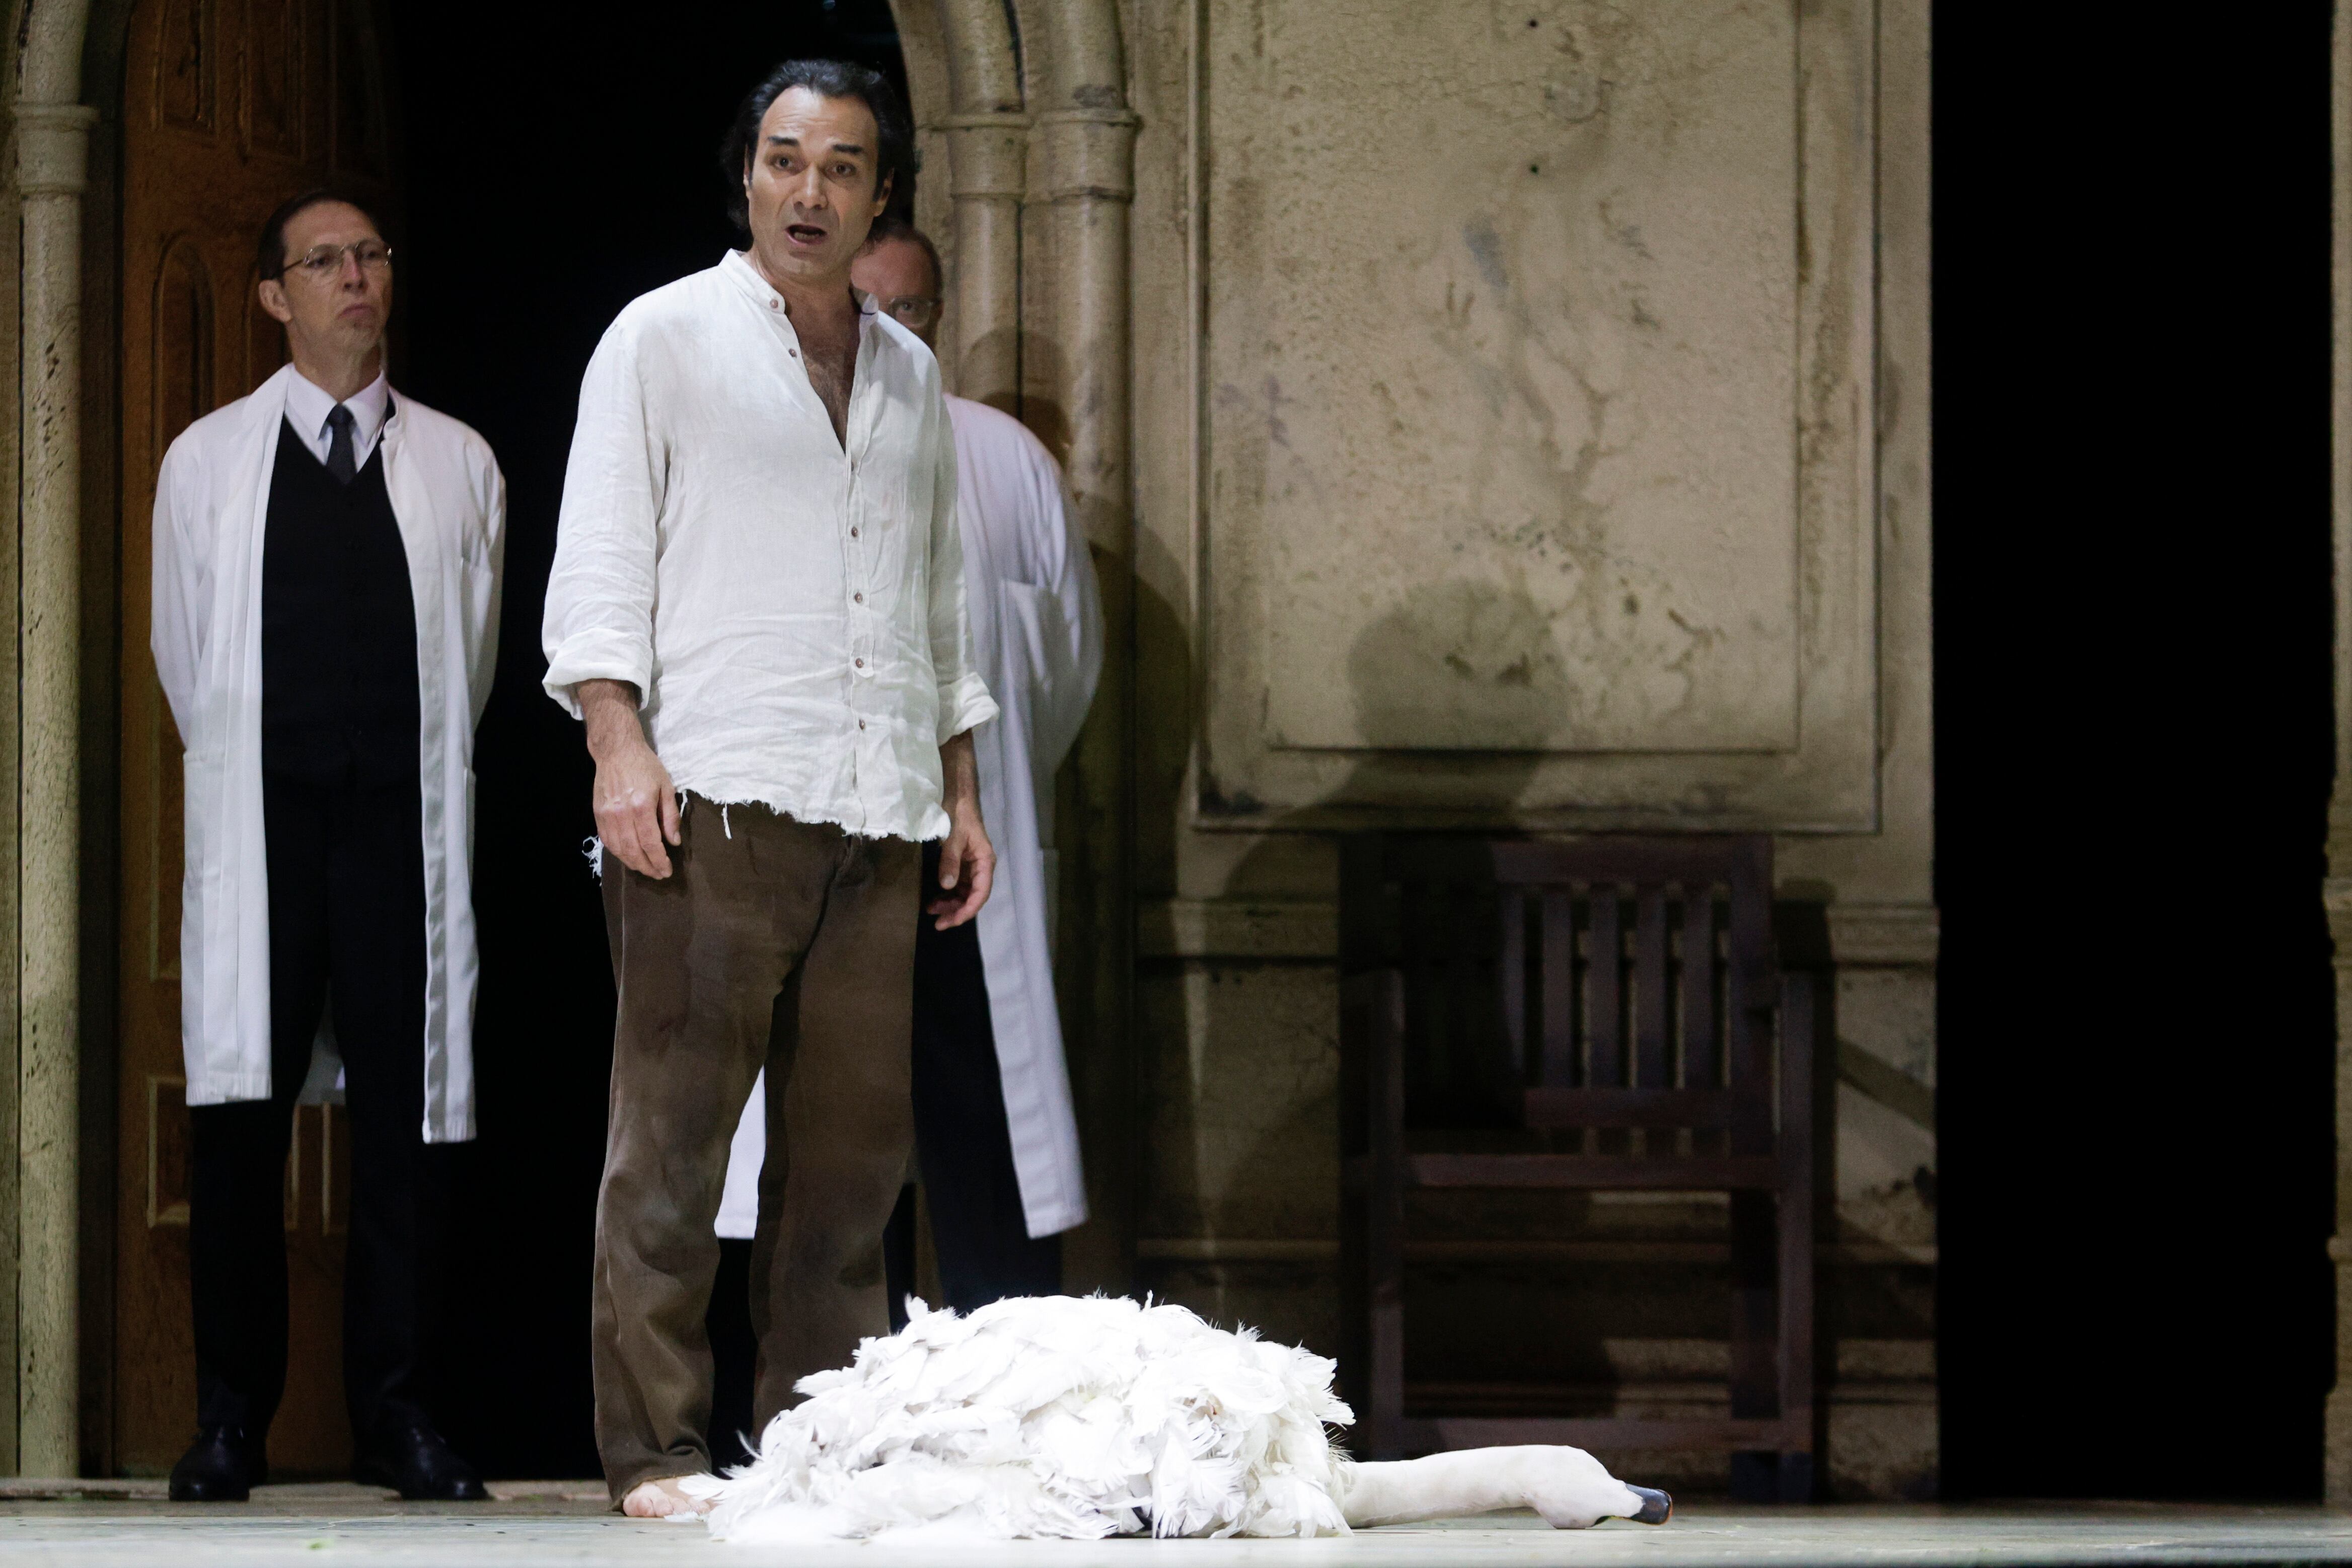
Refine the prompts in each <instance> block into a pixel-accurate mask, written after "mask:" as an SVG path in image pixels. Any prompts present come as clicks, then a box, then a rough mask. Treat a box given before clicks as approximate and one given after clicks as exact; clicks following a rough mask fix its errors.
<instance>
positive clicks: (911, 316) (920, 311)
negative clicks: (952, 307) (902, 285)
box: [882, 294, 940, 332]
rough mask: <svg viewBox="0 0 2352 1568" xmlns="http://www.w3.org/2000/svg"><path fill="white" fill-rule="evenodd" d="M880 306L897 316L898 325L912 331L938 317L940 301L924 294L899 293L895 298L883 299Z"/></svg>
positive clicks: (917, 330)
mask: <svg viewBox="0 0 2352 1568" xmlns="http://www.w3.org/2000/svg"><path fill="white" fill-rule="evenodd" d="M882 308H883V309H885V310H887V311H888V312H890V314H891V315H892V316H893V317H895V318H897V319H898V325H900V326H901V327H904V328H906V329H908V330H909V331H914V332H919V331H921V330H922V329H924V328H926V327H928V326H929V325H930V324H931V323H932V322H934V321H936V320H938V319H940V302H939V301H938V300H936V299H934V298H930V297H929V295H925V294H901V295H899V296H898V298H896V299H885V300H884V301H882Z"/></svg>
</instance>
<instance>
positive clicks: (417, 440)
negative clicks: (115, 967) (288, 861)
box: [152, 365, 506, 1143]
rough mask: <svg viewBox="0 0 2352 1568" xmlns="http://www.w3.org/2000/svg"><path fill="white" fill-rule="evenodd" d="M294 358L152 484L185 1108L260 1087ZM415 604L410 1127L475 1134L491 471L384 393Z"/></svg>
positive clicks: (476, 448) (197, 428) (429, 418)
mask: <svg viewBox="0 0 2352 1568" xmlns="http://www.w3.org/2000/svg"><path fill="white" fill-rule="evenodd" d="M296 373H297V372H296V371H295V370H294V368H293V367H292V366H290V365H289V366H287V367H286V368H285V369H283V370H280V371H278V373H277V374H276V375H274V376H272V377H270V379H269V380H268V381H267V382H263V383H262V384H261V386H260V388H259V389H258V390H257V391H256V392H254V393H253V394H252V395H251V396H249V397H244V398H240V399H238V400H237V401H236V402H233V403H230V404H229V405H228V406H227V407H226V408H223V409H219V410H217V411H216V412H215V413H210V414H207V415H205V417H204V418H203V419H200V420H198V421H196V423H194V424H192V425H190V426H189V427H188V428H187V429H186V430H185V431H184V432H183V433H182V434H181V435H180V437H179V439H178V440H176V441H174V442H173V443H172V449H171V450H170V451H169V452H168V453H166V454H165V455H164V457H163V471H162V473H161V474H160V476H158V477H157V480H156V486H155V529H154V570H155V580H154V632H153V639H152V646H153V649H154V653H155V671H156V674H157V675H158V676H160V677H161V679H162V682H163V695H164V697H165V699H166V700H167V701H169V702H170V704H171V706H172V717H173V722H175V723H176V724H177V725H178V726H179V729H180V737H181V739H182V741H183V742H184V745H185V746H186V747H187V758H186V764H185V767H186V801H187V806H186V845H187V848H186V874H185V878H184V882H183V883H182V888H181V898H180V907H181V916H180V1014H181V1025H180V1027H181V1050H182V1052H183V1054H184V1058H185V1060H186V1062H187V1073H188V1091H187V1092H188V1103H189V1104H191V1105H217V1104H221V1103H226V1102H229V1101H236V1100H264V1099H268V1097H269V1092H270V1082H269V1075H270V1074H269V876H268V847H267V839H266V836H265V831H264V828H263V823H262V809H261V792H262V784H261V557H262V541H263V535H264V531H265V528H266V526H267V522H268V515H269V480H270V475H271V472H272V470H273V468H274V467H275V465H276V461H277V455H278V428H279V424H280V423H281V422H282V420H283V418H284V416H285V412H286V387H287V383H288V382H289V380H290V379H291V378H292V377H293V376H294V375H295V374H296ZM380 444H381V449H382V451H383V475H384V485H385V488H386V489H387V490H388V491H389V492H390V494H391V497H392V510H393V516H394V517H395V518H396V519H397V520H398V522H399V524H400V536H401V542H402V543H403V544H404V546H406V548H407V553H408V579H409V587H410V591H412V593H413V594H414V595H415V608H416V679H417V697H418V710H419V714H420V716H421V720H422V723H421V733H420V745H419V747H418V754H417V766H418V782H419V784H420V786H421V787H422V789H423V803H424V851H425V1038H424V1040H422V1041H421V1042H420V1043H421V1046H422V1049H423V1050H424V1052H425V1123H424V1135H425V1141H426V1142H428V1143H458V1142H463V1141H464V1140H466V1139H468V1138H471V1137H472V1136H473V1135H474V982H475V969H476V955H475V944H474V898H473V850H474V768H473V761H474V726H475V725H476V724H477V723H478V722H479V720H480V718H481V715H482V706H483V704H484V703H486V702H488V700H489V695H490V677H491V674H492V671H493V669H494V667H495V665H496V663H497V658H498V645H499V628H498V620H499V570H500V568H501V566H502V564H503V559H504V552H505V535H506V481H505V479H504V478H503V477H502V476H500V475H499V466H498V463H497V460H496V459H495V458H493V457H492V455H491V454H490V448H489V445H488V443H486V442H485V441H483V439H482V438H481V437H480V436H479V435H477V434H475V433H474V432H473V431H471V430H469V429H467V427H466V426H465V425H463V424H461V423H458V422H457V421H456V420H454V419H451V418H449V417H448V416H447V415H446V414H441V413H435V412H434V411H433V410H431V409H429V408H426V407H425V406H424V405H423V404H421V403H419V402H415V400H413V399H411V398H408V397H406V396H404V395H402V394H400V393H398V392H395V393H394V396H393V412H392V416H391V418H390V419H389V420H387V421H386V422H385V424H384V427H383V435H382V437H381V440H380Z"/></svg>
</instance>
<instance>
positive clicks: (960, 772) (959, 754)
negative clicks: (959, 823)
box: [940, 729, 980, 816]
mask: <svg viewBox="0 0 2352 1568" xmlns="http://www.w3.org/2000/svg"><path fill="white" fill-rule="evenodd" d="M940 805H942V806H944V807H946V808H947V811H948V814H949V815H950V816H953V815H954V814H955V813H956V811H957V810H958V809H959V808H961V807H965V806H969V807H971V809H972V810H975V811H976V810H979V809H980V759H979V758H978V757H977V756H976V755H975V754H974V753H973V751H972V748H971V731H970V730H968V729H967V730H965V731H964V732H963V733H962V734H961V735H959V736H957V737H954V738H953V739H951V740H950V741H949V742H948V743H947V744H946V745H944V746H942V747H940Z"/></svg>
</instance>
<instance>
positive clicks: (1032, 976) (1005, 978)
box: [712, 217, 1102, 1442]
mask: <svg viewBox="0 0 2352 1568" xmlns="http://www.w3.org/2000/svg"><path fill="white" fill-rule="evenodd" d="M850 277H851V280H852V281H853V282H855V283H856V286H857V287H858V288H859V289H860V290H862V291H864V292H865V293H866V294H868V295H870V296H872V298H873V299H874V301H875V303H876V305H877V306H878V307H879V308H880V309H881V310H882V312H883V313H884V314H885V315H889V316H894V317H896V318H897V319H898V322H899V324H900V325H902V326H905V327H907V328H908V329H911V330H913V331H914V332H916V333H917V334H918V335H919V336H920V337H921V338H922V340H924V342H926V343H929V342H930V341H931V333H932V330H933V329H934V328H935V326H936V324H937V322H938V319H939V308H940V298H941V296H942V294H943V293H944V291H945V279H944V278H943V277H942V276H941V272H940V260H939V252H938V250H937V249H936V248H935V247H934V246H932V245H931V242H930V241H929V238H927V237H926V236H925V235H923V234H922V232H921V231H920V230H919V229H917V228H915V227H914V226H913V225H910V224H908V223H907V222H906V221H905V220H904V219H901V218H896V217H885V218H882V219H881V220H879V221H878V222H877V223H876V224H875V225H874V230H873V233H872V234H871V235H869V236H868V237H867V239H866V249H865V251H864V252H863V253H862V254H861V255H860V256H858V258H857V264H856V267H855V268H854V269H853V270H852V271H851V273H850ZM948 416H949V419H950V423H952V424H953V425H954V427H955V442H956V515H957V518H958V521H959V523H960V525H961V530H962V535H963V560H964V599H965V603H966V606H967V608H968V610H969V612H970V614H971V634H972V645H973V649H974V653H975V655H976V656H977V658H978V659H979V661H980V668H981V674H982V677H983V678H984V679H985V680H986V681H987V682H988V689H989V694H990V695H992V696H993V697H994V698H995V699H996V704H997V706H998V708H999V709H1000V710H1001V711H1000V713H999V715H998V716H997V717H996V718H994V719H992V720H991V721H990V722H988V723H987V724H984V725H982V726H981V727H979V729H978V730H976V731H975V732H974V733H973V737H972V741H973V746H974V749H975V752H976V755H977V758H978V761H979V766H980V794H981V804H982V815H983V816H984V818H985V820H986V821H987V822H988V828H989V836H990V838H991V840H992V841H993V842H994V844H995V846H996V851H997V862H996V881H995V885H994V888H993V890H992V892H991V894H990V896H989V901H988V907H987V908H986V909H984V910H982V912H981V915H980V918H979V919H977V920H975V921H973V922H971V924H970V925H961V926H957V927H955V928H954V929H952V930H945V931H942V930H937V929H931V928H928V927H925V928H919V929H918V931H917V933H916V937H915V1050H914V1068H915V1071H914V1092H915V1142H916V1146H917V1149H918V1151H919V1158H920V1160H921V1164H922V1172H923V1180H924V1183H925V1186H926V1187H927V1189H928V1192H929V1209H930V1228H931V1237H932V1241H933V1245H934V1248H935V1249H936V1251H937V1253H938V1257H939V1269H940V1281H939V1282H940V1294H941V1295H942V1296H943V1297H944V1298H945V1301H944V1302H943V1303H942V1304H944V1305H947V1306H951V1307H953V1308H955V1309H956V1310H957V1311H959V1312H972V1311H974V1310H976V1309H978V1308H980V1307H983V1306H986V1305H987V1304H988V1303H990V1302H991V1301H998V1300H1001V1299H1003V1297H1006V1296H1035V1295H1051V1294H1053V1293H1055V1291H1059V1290H1060V1289H1061V1288H1062V1283H1061V1281H1062V1267H1061V1241H1060V1235H1059V1233H1060V1232H1062V1231H1064V1230H1066V1229H1068V1228H1070V1227H1072V1226H1074V1225H1077V1224H1080V1223H1082V1222H1083V1221H1084V1220H1085V1219H1086V1217H1087V1199H1086V1177H1085V1172H1084V1170H1083V1168H1082V1166H1080V1163H1079V1158H1078V1134H1077V1117H1076V1113H1075V1111H1074V1109H1073V1107H1072V1105H1071V1101H1070V1080H1069V1072H1068V1070H1067V1067H1066V1064H1065V1062H1064V1060H1063V1051H1062V1029H1061V1019H1060V1017H1059V1015H1058V1013H1057V1012H1056V1010H1055V1001H1054V966H1053V956H1052V952H1051V947H1050V943H1049V930H1050V915H1051V910H1050V908H1049V894H1050V891H1051V890H1050V882H1049V879H1050V877H1051V875H1052V874H1053V861H1052V858H1051V857H1052V855H1053V841H1054V831H1053V829H1054V797H1053V788H1054V774H1055V769H1056V768H1059V767H1060V766H1061V764H1062V758H1064V757H1065V756H1066V755H1067V754H1068V752H1069V748H1070V746H1071V743H1072V742H1073V741H1075V740H1076V738H1077V733H1078V728H1079V726H1080V725H1082V724H1083V723H1084V722H1085V720H1086V716H1087V706H1088V705H1089V704H1090V703H1091V702H1092V701H1093V699H1094V691H1095V683H1096V680H1097V677H1098V675H1099V674H1100V673H1101V669H1102V612H1101V606H1100V601H1099V599H1098V597H1097V590H1096V587H1095V574H1094V565H1093V562H1092V561H1091V560H1090V559H1088V557H1087V544H1086V540H1085V538H1083V537H1081V536H1078V535H1077V534H1076V533H1075V532H1074V530H1073V529H1072V528H1071V525H1070V518H1069V514H1068V509H1067V507H1066V506H1065V505H1064V498H1063V487H1062V473H1061V469H1060V468H1059V467H1058V466H1057V465H1055V462H1054V459H1053V457H1052V455H1050V454H1049V453H1047V452H1046V450H1045V444H1044V443H1042V442H1040V441H1039V440H1038V439H1037V438H1036V437H1035V436H1034V435H1033V434H1030V433H1029V430H1028V428H1027V427H1026V426H1025V425H1024V424H1022V423H1021V422H1020V421H1019V420H1017V419H1014V418H1013V416H1012V415H1011V414H1008V413H1003V412H1002V411H1000V410H997V409H994V408H991V407H989V406H988V405H987V404H985V403H981V402H971V400H969V399H966V398H960V397H952V396H951V397H950V398H949V399H948ZM765 1121H766V1118H765V1116H764V1115H763V1114H762V1113H761V1107H760V1105H759V1103H758V1100H757V1096H756V1095H755V1096H754V1099H753V1101H752V1103H751V1104H749V1105H748V1106H746V1108H745V1111H744V1115H743V1119H742V1123H741V1124H740V1126H739V1127H738V1129H737V1131H736V1134H735V1144H734V1153H733V1156H732V1158H731V1159H730V1163H729V1166H728V1173H727V1197H726V1201H725V1203H724V1204H723V1205H722V1206H721V1207H720V1209H719V1235H720V1236H721V1237H722V1238H740V1239H749V1238H750V1237H751V1235H752V1234H753V1233H754V1231H755V1229H756V1219H757V1208H758V1204H757V1189H758V1182H759V1168H760V1160H761V1134H762V1131H763V1128H764V1124H765ZM911 1198H912V1189H911V1188H910V1189H909V1190H908V1193H907V1194H904V1195H902V1196H901V1197H900V1199H899V1203H898V1212H897V1213H896V1214H895V1215H893V1216H892V1218H891V1222H890V1230H889V1232H888V1237H889V1246H888V1249H887V1252H886V1260H887V1265H888V1273H889V1278H890V1297H891V1300H890V1307H891V1315H892V1321H893V1322H898V1321H899V1308H900V1300H901V1298H902V1297H903V1295H904V1294H905V1293H906V1292H907V1291H909V1290H911V1289H912V1288H913V1267H912V1260H913V1256H914V1245H913V1241H914V1237H913V1232H914V1225H913V1219H914V1204H913V1202H912V1201H911ZM736 1266H737V1267H740V1264H737V1265H736ZM727 1307H728V1303H726V1302H718V1303H714V1305H713V1308H712V1311H713V1312H714V1314H716V1313H719V1312H725V1311H726V1310H727ZM739 1332H740V1331H739ZM734 1394H735V1391H734V1390H730V1389H722V1390H720V1398H721V1399H722V1401H723V1400H726V1399H728V1398H729V1397H730V1396H733V1395H734ZM748 1417H749V1412H748V1410H746V1411H743V1412H741V1414H740V1416H739V1420H741V1419H748ZM714 1425H718V1423H714ZM730 1435H731V1429H728V1428H722V1429H720V1430H717V1431H714V1433H713V1435H712V1440H713V1441H714V1442H723V1441H724V1440H725V1438H726V1437H728V1436H730Z"/></svg>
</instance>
